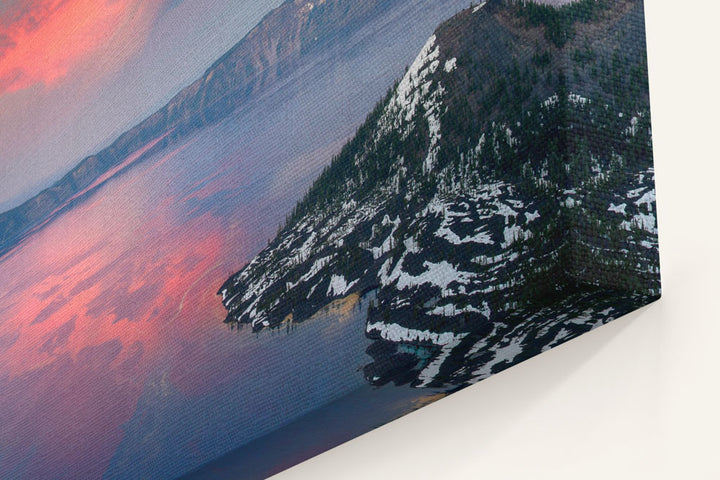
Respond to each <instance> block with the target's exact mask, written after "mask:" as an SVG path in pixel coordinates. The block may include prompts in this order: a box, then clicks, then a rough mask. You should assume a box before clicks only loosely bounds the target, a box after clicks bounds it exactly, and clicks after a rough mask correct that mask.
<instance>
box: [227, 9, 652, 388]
mask: <svg viewBox="0 0 720 480" xmlns="http://www.w3.org/2000/svg"><path fill="white" fill-rule="evenodd" d="M581 3H582V2H581ZM620 4H621V5H620ZM516 8H522V7H512V6H507V5H504V4H502V2H489V3H487V4H484V5H481V6H479V7H471V8H470V9H468V10H466V11H464V12H461V13H460V14H458V15H457V16H456V17H455V18H453V19H452V20H450V21H449V22H447V23H445V24H443V25H441V26H440V27H439V28H438V30H437V32H436V34H435V35H433V36H432V37H431V38H430V39H429V40H428V41H427V43H426V44H425V46H424V47H423V48H422V49H421V51H420V54H419V55H418V57H417V59H416V60H415V62H414V63H413V64H412V65H411V66H410V67H409V68H408V71H407V73H406V75H405V76H404V78H403V79H402V80H401V81H399V83H397V84H396V85H395V86H394V87H393V88H392V89H391V90H390V92H389V93H388V95H387V97H386V98H385V99H384V100H383V101H382V102H380V103H379V104H378V106H377V108H376V109H375V110H374V111H373V112H372V113H371V114H370V115H369V116H368V119H367V121H366V123H365V124H364V125H363V126H362V127H361V128H360V129H359V130H358V133H357V135H356V137H355V138H354V139H353V140H352V141H350V142H349V143H348V145H346V147H345V148H344V149H343V151H342V152H341V154H340V155H339V156H338V157H337V158H336V159H335V160H334V162H333V164H332V165H331V166H330V167H329V168H328V169H326V170H325V171H324V172H323V174H322V175H321V177H320V178H319V179H318V180H317V181H316V183H315V185H314V186H313V188H312V189H311V190H310V192H309V193H308V194H307V196H306V198H305V199H304V200H303V201H302V202H301V203H300V204H299V205H298V206H297V208H296V209H295V211H294V212H293V213H292V215H291V216H290V217H289V219H288V222H287V224H286V226H285V227H284V228H283V229H282V230H281V231H280V232H279V234H278V236H277V238H275V239H274V240H273V241H272V242H271V244H270V245H269V246H268V248H266V249H265V250H264V251H263V252H261V253H260V254H259V255H258V256H257V257H256V258H255V259H254V260H253V261H252V262H251V263H250V264H248V265H247V266H246V267H245V268H244V269H243V270H242V271H240V272H239V273H238V274H237V275H235V276H233V277H232V278H230V279H229V280H228V281H227V282H226V283H225V285H223V287H222V288H221V290H220V294H221V296H222V300H223V304H224V305H225V307H226V308H227V310H228V317H227V322H229V323H235V322H239V323H246V324H250V325H252V326H253V328H255V329H260V328H267V327H275V326H278V325H279V324H281V323H282V322H291V321H302V320H304V319H306V318H308V317H309V316H310V315H312V314H313V313H314V312H316V311H317V310H319V309H320V308H322V307H323V306H325V305H327V304H329V303H330V302H332V301H333V300H334V299H337V298H341V297H343V296H347V295H348V294H351V293H363V294H364V293H367V292H370V291H372V292H373V295H372V300H371V302H372V304H371V306H370V313H369V318H368V321H367V332H366V333H367V335H368V336H369V337H370V338H373V339H375V340H376V342H375V344H374V345H373V347H371V348H370V349H369V353H370V354H371V355H372V356H373V358H374V359H375V361H374V362H373V363H372V364H371V365H368V366H367V367H366V369H365V371H366V376H367V378H368V380H370V381H371V382H374V383H383V382H386V381H388V380H395V381H398V382H401V381H409V382H413V384H415V385H417V386H427V385H438V384H442V383H445V382H450V383H453V384H462V383H466V382H469V381H473V380H477V379H480V378H484V377H485V376H487V375H489V374H490V373H493V372H495V371H497V370H499V369H501V368H504V367H506V366H509V365H511V364H512V363H514V362H516V361H519V360H520V359H522V358H526V357H527V356H529V355H531V354H535V353H539V352H540V351H542V350H543V349H545V348H549V347H551V346H553V345H555V344H557V343H560V342H562V341H564V340H567V339H569V338H572V337H573V336H576V335H578V334H580V333H582V332H584V331H587V330H589V329H590V328H594V327H595V326H598V325H601V324H602V323H603V322H606V321H609V320H610V319H612V318H615V317H617V316H619V315H621V314H623V313H625V312H627V311H629V310H632V309H633V308H636V307H637V306H638V305H641V304H643V303H647V302H648V301H650V300H651V299H652V298H655V297H656V296H657V295H659V293H660V292H659V290H660V285H659V270H658V262H657V226H656V223H655V216H654V215H655V205H654V200H655V197H654V176H653V175H654V174H653V168H652V151H651V131H650V123H649V122H650V120H649V105H648V100H647V92H646V91H645V89H643V86H642V85H641V86H637V88H639V89H640V90H641V91H640V92H639V94H638V93H637V92H636V90H637V89H635V87H632V88H629V87H627V86H624V85H621V84H615V83H612V81H611V80H607V78H611V79H612V78H617V77H621V76H623V75H625V74H627V73H628V72H630V71H634V70H633V69H641V73H642V72H644V71H645V70H644V69H645V66H644V65H645V63H644V55H643V54H644V52H641V51H640V50H641V49H643V48H644V42H643V43H642V44H640V45H634V46H632V47H627V43H625V44H624V45H620V44H618V45H613V44H606V43H602V42H606V40H605V39H606V38H615V37H609V36H607V35H604V34H605V33H606V32H607V31H609V30H610V29H615V30H620V31H622V32H624V34H625V35H629V36H633V37H635V38H639V37H640V36H642V37H643V38H644V30H643V29H642V27H643V19H642V3H641V2H619V3H618V5H617V6H613V7H611V9H610V10H607V11H606V10H602V11H600V12H599V13H598V15H597V17H596V18H595V20H593V21H592V22H588V23H589V24H590V27H592V28H587V29H585V28H584V27H585V26H586V25H587V24H585V23H583V24H581V25H578V26H575V27H574V28H576V29H577V35H576V38H575V39H574V40H573V41H572V42H570V43H568V44H567V45H566V46H564V47H563V48H558V47H557V46H554V45H552V44H551V43H549V42H548V41H547V40H545V39H544V38H543V36H542V35H538V32H537V28H528V27H527V26H526V25H525V24H524V23H523V22H522V20H521V19H520V14H519V13H518V12H517V11H516V10H514V9H516ZM586 32H587V33H586ZM518 35H524V36H525V37H524V38H519V37H518ZM593 35H594V37H593ZM616 38H620V36H617V37H616ZM593 42H598V43H593ZM586 46H587V48H586V49H585V50H584V52H585V56H583V57H582V59H580V60H578V59H577V58H576V57H577V55H576V53H575V52H577V51H579V50H578V49H579V48H585V47H586ZM628 48H630V50H628ZM586 57H587V58H588V59H589V60H586V61H585V60H583V59H585V58H586ZM618 59H620V60H618ZM583 61H584V64H582V65H581V63H582V62H583ZM608 63H610V65H611V66H610V67H608V66H607V64H608ZM568 65H569V66H568ZM568 68H570V69H571V70H570V71H571V72H572V71H573V70H574V72H573V74H568V73H565V72H566V71H567V70H568ZM603 68H606V69H607V72H606V71H605V70H603V71H602V74H601V75H597V78H596V79H594V80H593V79H592V78H591V77H592V75H593V73H592V72H593V69H603ZM580 69H582V70H581V71H579V70H580ZM626 89H627V90H628V91H626ZM629 90H632V92H630V91H629ZM631 93H632V95H631Z"/></svg>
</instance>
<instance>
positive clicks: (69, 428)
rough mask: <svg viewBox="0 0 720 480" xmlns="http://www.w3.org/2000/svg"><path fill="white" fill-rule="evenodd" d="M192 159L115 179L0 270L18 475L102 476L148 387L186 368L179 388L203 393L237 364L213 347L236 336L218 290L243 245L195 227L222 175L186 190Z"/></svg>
mask: <svg viewBox="0 0 720 480" xmlns="http://www.w3.org/2000/svg"><path fill="white" fill-rule="evenodd" d="M186 146H187V145H185V146H182V147H180V148H178V149H176V150H174V151H172V152H170V153H168V154H166V155H165V156H163V157H162V158H160V159H159V160H158V161H154V162H152V163H150V164H148V165H140V166H137V167H135V170H133V172H132V173H131V174H129V175H126V176H121V177H119V178H114V179H112V180H110V182H111V183H110V185H111V188H110V189H109V190H107V189H103V190H102V191H101V192H100V194H96V195H95V196H93V197H92V198H90V199H89V200H88V201H86V202H85V203H84V204H82V205H80V206H78V207H76V208H74V209H73V210H71V211H70V212H68V213H66V214H64V215H62V216H61V217H60V218H59V219H58V220H57V221H55V222H53V223H51V224H50V225H48V226H47V227H45V228H44V229H42V230H40V231H38V232H36V233H35V235H34V236H33V237H31V238H30V240H29V241H28V242H26V244H25V245H24V246H23V247H22V248H21V249H19V250H17V251H16V252H15V253H14V254H13V255H12V256H9V257H6V258H5V259H3V260H2V261H1V263H0V285H2V286H3V289H2V291H1V292H0V390H2V392H3V393H2V395H0V412H2V413H0V425H2V431H1V432H0V443H2V444H3V445H5V447H4V448H6V449H8V448H10V449H11V450H10V458H11V459H13V460H12V461H11V462H12V463H17V464H19V463H22V459H23V458H26V457H28V456H29V455H30V456H32V455H37V456H35V457H33V461H32V465H33V466H34V468H36V469H37V470H33V471H30V472H27V473H28V478H42V477H43V476H44V475H47V472H48V471H54V472H57V473H58V476H62V468H63V466H70V465H72V466H77V465H86V467H85V468H86V469H87V471H86V472H84V473H85V474H87V475H85V476H88V477H100V476H102V473H103V471H104V470H105V469H106V468H107V465H108V463H109V461H110V458H111V456H112V454H113V452H114V451H115V449H116V448H117V445H118V444H119V442H120V441H121V439H122V434H123V431H122V428H121V426H122V425H123V424H124V423H125V422H127V421H128V420H129V419H130V418H131V417H132V416H133V413H134V410H135V406H136V405H137V401H138V398H139V397H140V395H141V393H142V390H143V386H144V385H145V383H146V381H147V379H148V378H149V376H150V375H151V374H153V373H154V372H157V371H158V369H160V368H167V367H166V366H167V365H168V362H174V361H178V360H179V359H182V361H183V362H191V363H192V365H191V366H189V367H186V366H184V365H182V364H178V365H173V367H172V368H171V370H170V377H171V378H170V380H171V381H172V382H173V383H174V384H175V386H176V387H177V388H178V389H179V390H181V391H183V392H185V393H187V394H189V395H194V394H200V393H202V392H205V391H207V390H208V389H210V388H213V386H217V385H218V384H220V383H221V382H222V381H223V376H225V377H227V375H228V372H219V371H218V370H219V369H218V368H217V365H218V363H220V362H225V361H228V359H230V358H232V357H234V356H236V355H237V354H238V353H237V351H236V350H237V348H234V345H232V347H233V348H229V347H227V345H218V348H212V349H209V348H207V347H208V345H209V344H211V343H213V342H215V341H217V339H218V338H219V337H220V336H221V335H223V336H226V335H227V333H226V332H225V330H224V328H223V326H222V325H221V320H222V318H223V317H224V311H223V309H222V306H221V305H220V302H219V301H218V299H217V297H216V296H215V290H216V288H217V286H219V283H221V281H222V280H223V279H224V278H225V277H226V276H227V274H228V273H230V272H231V271H233V269H237V267H238V265H237V263H236V262H237V259H238V256H239V253H238V252H247V251H248V249H249V247H248V245H247V243H248V241H247V240H246V239H245V234H244V232H243V230H242V229H240V228H232V229H228V228H227V225H226V223H224V220H223V219H222V218H219V217H216V216H214V215H213V213H212V212H210V211H206V212H204V213H203V212H193V215H192V216H188V212H187V211H186V210H187V208H186V207H187V206H186V205H185V202H187V201H188V200H189V199H193V198H195V199H197V198H208V197H209V196H211V195H213V194H215V193H217V192H219V191H221V190H222V189H223V188H227V185H223V183H226V180H224V179H223V181H219V180H218V178H220V177H218V176H217V174H216V173H213V174H210V175H207V180H213V179H214V180H215V181H209V182H208V181H204V180H206V179H203V180H200V181H193V182H191V183H190V184H189V186H188V188H178V185H176V184H174V182H178V181H180V180H179V179H173V176H172V172H173V171H174V170H177V165H173V162H175V161H177V155H178V153H179V152H181V151H182V149H183V148H185V147H186ZM147 148H150V146H148V147H147ZM128 160H129V161H130V160H131V159H128ZM168 172H170V173H168ZM175 190H180V192H181V193H177V194H176V193H175ZM108 191H109V192H110V194H108ZM159 199H162V201H158V200H159ZM226 259H230V260H232V262H231V263H227V262H228V260H226ZM238 374H239V372H232V375H238ZM8 445H9V446H8ZM6 454H7V452H6ZM88 459H89V460H90V461H88ZM51 466H52V468H51V469H50V467H51ZM48 469H50V470H48ZM2 472H3V470H2V468H1V467H0V476H2V475H1V474H2Z"/></svg>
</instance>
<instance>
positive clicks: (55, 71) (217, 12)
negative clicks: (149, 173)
mask: <svg viewBox="0 0 720 480" xmlns="http://www.w3.org/2000/svg"><path fill="white" fill-rule="evenodd" d="M281 2H282V0H234V1H227V0H224V1H223V0H203V1H202V2H198V1H191V0H9V1H8V0H3V1H2V2H1V3H0V211H5V210H7V209H9V208H12V207H13V206H16V205H18V204H19V203H21V202H22V201H24V200H26V199H28V198H29V197H31V196H32V195H34V194H35V193H37V192H39V191H40V190H41V189H42V188H45V187H47V186H49V185H50V184H52V183H53V182H54V181H56V180H57V179H59V178H60V177H61V176H62V175H63V174H64V173H66V172H67V171H68V170H70V169H71V168H72V167H73V166H74V165H75V164H77V163H78V162H79V161H80V160H82V158H84V157H85V156H87V155H90V154H92V153H95V152H97V151H99V150H100V149H102V148H103V147H105V146H107V145H109V144H110V143H111V142H112V140H113V139H114V138H116V137H117V136H118V135H119V134H121V133H122V132H124V131H125V130H127V129H128V128H130V127H132V126H133V125H135V124H136V123H138V122H139V121H141V120H142V119H143V118H145V117H146V116H148V115H149V114H151V113H153V112H154V111H155V110H157V109H158V108H160V107H161V106H162V105H164V104H165V103H166V102H167V101H168V100H169V99H170V98H171V97H172V96H173V95H174V94H175V93H177V92H178V91H179V90H180V89H181V88H182V87H184V86H186V85H188V84H189V83H191V82H192V81H193V80H194V79H195V78H197V77H198V76H200V75H201V74H202V72H203V71H204V70H205V69H206V68H207V67H209V66H210V64H212V62H213V61H215V60H216V59H217V58H218V57H220V56H221V55H222V54H223V53H224V52H225V51H227V50H228V49H229V48H230V47H232V45H234V44H235V43H236V42H237V41H239V40H240V39H241V38H242V37H243V36H244V35H245V34H246V33H247V32H248V31H249V30H250V29H251V28H252V27H253V26H254V25H255V24H257V23H258V22H259V21H260V19H261V18H262V17H263V16H264V15H265V14H266V13H267V12H268V11H269V10H270V9H272V8H274V7H276V6H278V5H279V4H280V3H281Z"/></svg>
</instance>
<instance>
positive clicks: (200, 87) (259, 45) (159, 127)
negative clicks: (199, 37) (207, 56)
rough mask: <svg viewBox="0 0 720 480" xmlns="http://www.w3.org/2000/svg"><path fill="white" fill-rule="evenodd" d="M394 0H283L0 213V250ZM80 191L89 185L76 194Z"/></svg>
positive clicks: (1, 252)
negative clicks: (91, 149) (114, 132)
mask: <svg viewBox="0 0 720 480" xmlns="http://www.w3.org/2000/svg"><path fill="white" fill-rule="evenodd" d="M394 4H395V2H394V1H393V0H371V1H368V2H352V1H349V0H321V1H316V2H314V3H313V2H308V1H300V0H288V1H286V2H285V3H283V4H282V5H281V6H280V7H278V8H276V9H274V10H272V11H271V12H269V13H268V14H267V15H266V16H265V17H264V18H263V19H262V20H261V21H260V23H259V24H258V25H256V26H255V27H254V28H253V29H252V30H251V31H250V32H248V34H247V35H246V36H245V37H244V38H243V39H242V40H240V41H239V42H238V43H237V44H235V46H233V47H232V48H231V49H230V50H228V52H226V53H225V54H224V55H223V56H222V57H220V58H219V59H218V60H216V61H215V62H214V63H213V64H212V65H211V66H210V67H209V68H208V69H207V70H206V71H205V72H204V73H203V75H202V76H201V77H200V78H199V79H197V80H196V81H194V82H193V83H191V84H190V85H188V86H187V87H185V88H183V89H182V90H180V92H178V93H177V94H176V95H175V96H173V98H172V99H171V100H170V101H169V102H168V103H167V104H166V105H165V106H163V107H162V108H160V109H159V110H158V111H156V112H155V113H153V114H151V115H150V116H148V117H147V118H146V119H145V120H143V121H142V122H140V123H139V124H137V125H136V126H134V127H132V128H131V129H129V130H128V131H126V132H125V133H123V134H121V135H120V136H119V137H118V138H117V139H116V140H114V141H113V142H112V143H111V144H110V145H109V146H108V147H106V148H104V149H103V150H101V151H100V152H98V153H96V154H94V155H90V156H88V157H86V158H84V159H83V160H81V161H80V162H79V163H78V164H77V165H76V166H75V167H74V168H72V169H71V170H70V171H69V172H68V173H66V174H65V175H64V176H63V177H62V178H61V179H60V180H58V181H57V182H55V183H54V184H53V185H52V186H50V187H48V188H46V189H44V190H42V191H41V192H39V193H38V194H37V195H35V196H33V197H32V198H30V199H28V200H27V201H25V202H23V203H22V204H21V205H19V206H17V207H15V208H12V209H10V210H7V211H5V212H2V213H0V255H4V254H5V253H7V252H8V251H9V250H10V249H12V248H13V247H14V246H15V245H17V244H18V243H19V242H20V241H21V240H22V239H23V238H25V237H27V236H28V235H29V234H31V233H32V232H34V231H36V230H37V229H38V228H42V226H44V225H45V224H46V223H47V222H48V221H51V220H52V218H54V217H55V216H56V215H57V214H59V213H60V212H62V211H64V209H66V208H69V207H70V206H72V205H73V204H74V203H75V202H76V201H78V200H79V198H78V197H77V195H78V193H79V192H83V191H84V190H85V189H87V188H88V187H91V186H93V184H94V183H95V182H96V181H97V179H99V178H101V177H102V176H103V175H104V174H106V173H107V172H108V171H110V170H111V169H113V168H116V167H117V166H118V165H119V164H120V162H122V161H123V160H124V159H125V158H126V157H128V156H131V155H133V154H136V153H139V155H138V159H142V158H146V157H147V156H149V155H152V154H153V153H155V152H157V151H159V150H161V149H163V148H165V147H167V146H168V145H169V144H171V143H172V142H174V141H177V140H178V139H180V138H183V137H184V136H186V135H187V134H189V133H191V132H193V131H195V130H197V129H199V128H202V127H204V126H207V125H211V124H214V123H216V122H218V121H219V120H222V119H223V118H226V117H227V116H228V115H230V114H231V113H232V112H233V111H235V110H236V109H237V108H239V107H240V106H242V105H243V104H244V103H245V102H246V100H247V99H248V98H250V97H251V96H253V95H256V94H258V93H260V92H262V91H265V90H267V88H268V87H269V86H270V85H272V84H273V83H274V82H276V81H277V80H278V79H280V78H282V77H283V76H284V75H286V72H290V71H292V70H293V69H295V68H296V67H297V66H298V65H299V64H300V63H301V62H302V61H303V59H304V58H305V57H307V56H308V55H311V54H313V53H314V52H317V51H319V50H320V49H321V47H323V46H327V45H328V44H332V43H333V42H334V41H335V40H337V39H338V38H342V37H343V36H345V35H348V34H349V33H351V32H352V31H354V30H355V29H357V28H358V25H361V24H362V22H363V21H365V20H368V19H369V18H371V17H373V16H375V15H378V14H381V13H382V12H383V11H385V10H386V9H388V8H391V7H392V6H393V5H394ZM278 32H282V34H280V35H278ZM148 145H150V147H149V148H146V147H147V146H148ZM98 186H99V185H94V186H93V187H92V189H95V188H97V187H98ZM86 193H89V192H85V193H83V195H85V194H86Z"/></svg>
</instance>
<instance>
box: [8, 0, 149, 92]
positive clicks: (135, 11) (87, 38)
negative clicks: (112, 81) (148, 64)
mask: <svg viewBox="0 0 720 480" xmlns="http://www.w3.org/2000/svg"><path fill="white" fill-rule="evenodd" d="M159 6H160V2H153V1H143V0H105V1H101V2H98V1H97V0H36V1H34V2H31V3H22V2H21V3H18V4H15V5H11V6H9V7H8V8H7V9H6V11H4V12H2V19H1V20H0V95H2V94H4V93H9V92H15V91H19V90H23V89H26V88H28V87H31V86H34V85H38V84H41V85H43V86H44V87H46V88H53V87H54V86H56V85H57V84H58V83H59V82H61V81H62V80H63V79H65V78H66V77H67V76H68V75H69V74H71V73H73V72H81V71H84V72H87V73H90V74H91V76H92V77H95V78H97V77H103V76H104V75H106V74H108V73H110V72H112V71H115V70H116V69H117V68H119V67H120V66H121V65H123V64H124V63H125V62H126V61H127V60H128V59H129V58H131V57H132V55H133V54H134V53H136V52H137V51H138V50H139V48H141V47H142V45H143V44H144V43H145V40H146V39H147V36H148V34H149V31H150V27H151V25H152V22H153V20H154V17H155V16H156V14H157V12H158V9H159Z"/></svg>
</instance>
